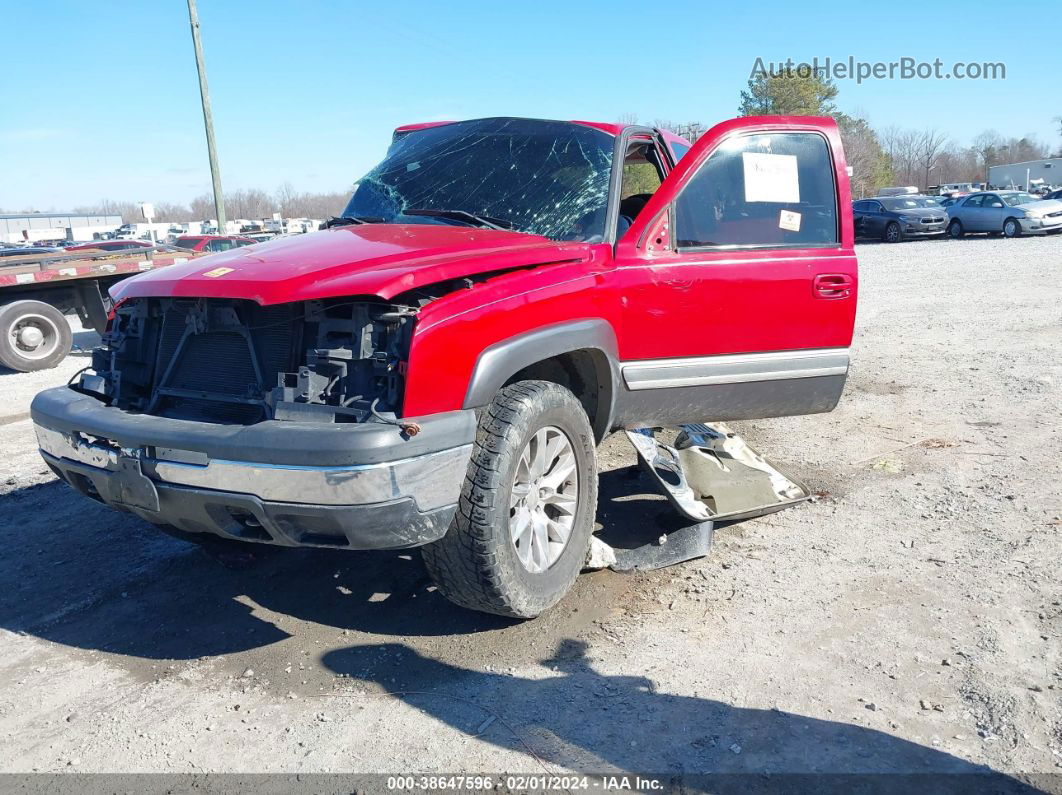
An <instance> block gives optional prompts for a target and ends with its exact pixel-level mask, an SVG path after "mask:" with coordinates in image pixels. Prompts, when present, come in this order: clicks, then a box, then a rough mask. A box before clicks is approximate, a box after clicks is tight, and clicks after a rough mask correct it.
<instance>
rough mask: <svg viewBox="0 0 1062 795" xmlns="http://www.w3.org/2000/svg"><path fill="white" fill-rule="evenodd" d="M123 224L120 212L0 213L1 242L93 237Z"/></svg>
mask: <svg viewBox="0 0 1062 795" xmlns="http://www.w3.org/2000/svg"><path fill="white" fill-rule="evenodd" d="M121 225H122V216H120V215H88V214H85V213H23V214H20V215H0V244H7V243H33V242H36V241H38V240H70V241H74V240H78V241H80V240H85V241H89V240H94V239H96V238H95V235H99V234H101V233H103V232H113V231H114V230H115V229H117V228H118V227H119V226H121Z"/></svg>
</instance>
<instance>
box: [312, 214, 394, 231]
mask: <svg viewBox="0 0 1062 795" xmlns="http://www.w3.org/2000/svg"><path fill="white" fill-rule="evenodd" d="M382 223H383V218H375V217H370V216H354V215H339V216H336V215H333V216H332V217H331V218H329V219H328V220H327V221H325V222H324V224H323V226H324V228H325V229H331V228H332V227H333V226H350V225H351V224H382Z"/></svg>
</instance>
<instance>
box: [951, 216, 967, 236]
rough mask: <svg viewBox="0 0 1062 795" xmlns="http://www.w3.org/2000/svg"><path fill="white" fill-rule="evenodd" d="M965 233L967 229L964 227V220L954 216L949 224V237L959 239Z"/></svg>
mask: <svg viewBox="0 0 1062 795" xmlns="http://www.w3.org/2000/svg"><path fill="white" fill-rule="evenodd" d="M964 234H965V230H963V228H962V221H960V220H959V219H958V218H952V219H951V223H950V224H948V237H950V238H953V239H954V240H958V239H959V238H960V237H962V236H963V235H964Z"/></svg>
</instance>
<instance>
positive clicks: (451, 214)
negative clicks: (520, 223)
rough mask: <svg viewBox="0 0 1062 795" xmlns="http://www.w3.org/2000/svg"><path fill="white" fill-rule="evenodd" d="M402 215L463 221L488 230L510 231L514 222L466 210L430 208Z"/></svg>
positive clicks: (412, 209) (403, 212)
mask: <svg viewBox="0 0 1062 795" xmlns="http://www.w3.org/2000/svg"><path fill="white" fill-rule="evenodd" d="M402 215H426V216H428V217H429V218H446V219H447V220H450V221H462V222H464V223H466V224H468V225H469V226H482V227H485V228H486V229H501V230H503V231H504V230H508V229H512V228H513V224H512V221H506V220H505V219H504V218H492V217H491V216H489V215H476V214H475V213H470V212H466V211H465V210H432V209H428V208H416V207H414V208H406V209H405V210H403V211H402Z"/></svg>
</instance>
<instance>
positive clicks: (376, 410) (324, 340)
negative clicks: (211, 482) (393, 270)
mask: <svg viewBox="0 0 1062 795" xmlns="http://www.w3.org/2000/svg"><path fill="white" fill-rule="evenodd" d="M415 317H416V309H415V308H413V307H409V306H402V305H396V304H388V303H385V302H382V301H373V300H368V299H365V300H353V301H352V300H321V301H304V302H297V303H289V304H278V305H273V306H264V307H263V306H259V305H258V304H256V303H254V302H252V301H246V300H234V299H217V298H209V299H206V298H140V299H134V300H130V301H126V302H124V303H122V304H121V305H119V307H118V308H117V310H116V312H115V315H114V318H113V320H112V321H111V324H110V327H109V329H108V331H107V333H106V335H105V336H104V338H103V344H102V345H101V346H100V347H99V348H97V349H96V350H94V351H93V356H92V370H93V371H94V372H93V373H91V374H84V375H82V376H81V379H80V381H79V382H78V384H77V386H76V388H77V389H78V391H81V392H83V393H88V394H91V395H93V396H95V397H99V398H102V399H104V400H106V401H107V403H108V405H112V406H117V407H118V408H120V409H123V410H127V411H133V412H138V413H142V414H148V415H154V416H159V417H167V418H171V419H185V420H194V421H200V422H211V423H221V424H240V425H251V424H254V423H257V422H261V421H264V420H288V421H297V422H313V423H359V422H365V421H369V420H373V421H381V422H388V423H395V422H396V418H397V417H398V416H399V415H400V412H401V407H402V394H403V387H404V380H405V379H404V375H405V367H406V361H407V357H408V352H409V346H410V338H411V335H412V332H413V323H414V320H415Z"/></svg>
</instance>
